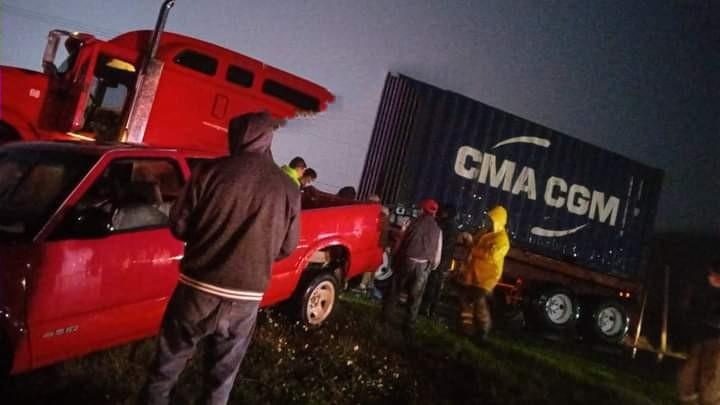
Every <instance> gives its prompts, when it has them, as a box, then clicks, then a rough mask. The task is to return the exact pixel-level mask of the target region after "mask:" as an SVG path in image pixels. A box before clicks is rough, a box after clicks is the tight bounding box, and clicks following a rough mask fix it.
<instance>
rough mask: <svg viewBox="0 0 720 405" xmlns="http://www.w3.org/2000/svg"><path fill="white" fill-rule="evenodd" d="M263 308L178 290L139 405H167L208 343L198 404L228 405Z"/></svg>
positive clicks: (166, 315) (256, 303) (248, 303)
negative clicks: (181, 377) (197, 353)
mask: <svg viewBox="0 0 720 405" xmlns="http://www.w3.org/2000/svg"><path fill="white" fill-rule="evenodd" d="M258 306H259V302H257V301H240V300H229V299H224V298H220V297H217V296H215V295H211V294H207V293H204V292H202V291H198V290H196V289H194V288H191V287H188V286H186V285H183V284H178V286H177V288H176V289H175V292H174V293H173V295H172V298H171V299H170V302H169V303H168V307H167V310H166V311H165V317H164V318H163V322H162V328H161V330H160V336H159V337H158V345H157V352H156V355H155V359H154V360H153V363H152V365H151V366H150V375H149V376H148V380H147V382H146V384H145V387H143V390H142V393H141V397H140V398H141V403H147V404H153V405H154V404H168V403H169V402H170V393H171V391H172V390H173V388H174V387H175V384H176V383H177V379H178V376H179V375H180V373H181V372H182V371H183V369H184V368H185V366H186V364H187V362H188V360H190V359H191V358H192V357H193V354H194V353H195V350H196V347H197V344H198V343H199V342H200V341H201V340H202V339H205V338H206V339H207V343H208V345H207V352H206V359H205V360H206V363H205V364H206V367H205V368H206V370H205V372H206V375H205V381H204V387H203V393H202V394H201V395H202V397H201V399H200V400H199V401H197V402H196V403H203V404H226V403H227V400H228V397H229V396H230V391H231V390H232V387H233V383H234V381H235V376H236V375H237V373H238V370H239V369H240V363H241V362H242V359H243V357H244V356H245V352H246V351H247V348H248V345H249V344H250V339H251V337H252V333H253V330H254V328H255V320H256V318H257V311H258Z"/></svg>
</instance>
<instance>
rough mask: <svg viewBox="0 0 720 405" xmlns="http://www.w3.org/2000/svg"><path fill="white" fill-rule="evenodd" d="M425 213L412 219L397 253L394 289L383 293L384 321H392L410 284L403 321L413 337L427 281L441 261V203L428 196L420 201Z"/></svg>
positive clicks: (406, 330)
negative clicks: (439, 224)
mask: <svg viewBox="0 0 720 405" xmlns="http://www.w3.org/2000/svg"><path fill="white" fill-rule="evenodd" d="M420 208H421V209H422V213H421V214H420V216H419V217H417V218H416V219H415V220H413V221H412V223H411V224H410V226H409V227H408V229H407V231H405V235H404V236H403V239H402V241H401V242H400V245H399V247H398V250H397V252H396V253H395V255H394V256H393V263H392V268H393V273H394V274H393V280H392V283H391V286H390V291H388V292H387V293H386V294H384V295H383V320H384V321H385V322H389V321H390V320H391V318H392V313H393V311H394V309H395V304H396V302H397V298H398V296H399V295H400V292H401V291H402V290H403V289H404V288H405V287H406V286H407V287H409V290H408V302H407V313H406V316H405V320H404V322H403V334H404V335H405V336H406V337H407V338H411V337H412V335H413V333H414V331H415V321H416V320H417V316H418V312H419V310H420V302H421V300H422V296H423V293H424V291H425V283H426V282H427V279H428V275H429V274H430V271H431V270H434V269H435V268H437V266H438V264H440V253H441V251H442V231H441V230H440V227H439V226H438V224H437V221H436V220H435V215H436V214H437V212H438V208H439V207H438V203H437V202H436V201H435V200H431V199H426V200H423V201H421V202H420Z"/></svg>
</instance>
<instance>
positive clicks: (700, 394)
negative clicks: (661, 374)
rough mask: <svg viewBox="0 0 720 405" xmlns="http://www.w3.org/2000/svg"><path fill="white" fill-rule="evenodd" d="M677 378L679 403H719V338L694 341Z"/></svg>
mask: <svg viewBox="0 0 720 405" xmlns="http://www.w3.org/2000/svg"><path fill="white" fill-rule="evenodd" d="M677 380H678V381H677V382H678V395H679V397H680V398H679V399H680V403H682V404H699V405H710V404H720V338H714V339H706V340H704V341H701V342H699V343H695V344H694V345H693V346H692V347H691V348H690V353H689V354H688V358H687V360H686V361H685V363H683V365H682V367H680V371H678V379H677Z"/></svg>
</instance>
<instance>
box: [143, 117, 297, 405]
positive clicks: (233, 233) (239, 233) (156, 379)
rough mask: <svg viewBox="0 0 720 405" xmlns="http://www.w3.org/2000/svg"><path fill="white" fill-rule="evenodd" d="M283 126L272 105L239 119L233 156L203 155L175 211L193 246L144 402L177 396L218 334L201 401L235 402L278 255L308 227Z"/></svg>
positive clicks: (173, 223) (179, 229)
mask: <svg viewBox="0 0 720 405" xmlns="http://www.w3.org/2000/svg"><path fill="white" fill-rule="evenodd" d="M276 127H277V121H274V120H273V119H272V117H270V115H269V114H267V113H252V114H245V115H242V116H239V117H236V118H235V119H233V120H232V121H231V122H230V129H229V131H228V143H229V150H230V156H229V157H224V158H219V159H215V160H212V161H208V162H206V163H203V164H202V165H200V166H199V167H198V168H197V170H196V171H195V172H194V173H193V174H192V176H191V178H190V181H189V182H188V183H187V184H186V185H185V187H184V188H183V191H182V193H181V195H180V197H179V198H178V199H177V201H176V202H175V204H174V205H173V207H172V209H171V211H170V229H171V230H172V232H173V234H174V235H175V236H176V237H177V238H179V239H181V240H184V241H185V242H186V246H185V255H184V257H183V259H182V262H181V266H180V267H181V268H180V277H179V283H178V285H177V287H176V288H175V291H174V292H173V295H172V297H171V298H170V301H169V302H168V305H167V309H166V311H165V315H164V317H163V321H162V326H161V329H160V334H159V336H158V345H157V353H156V356H155V359H154V361H153V363H152V365H151V366H150V375H149V377H148V381H147V382H146V384H145V386H144V387H143V390H142V393H141V398H142V401H141V402H145V403H152V404H168V403H171V402H172V400H171V398H170V393H171V392H172V391H173V387H174V386H175V384H176V382H177V379H178V377H179V375H180V373H181V372H182V370H183V369H184V368H185V365H186V364H187V359H189V358H191V357H192V356H193V354H194V353H195V350H196V348H197V347H198V343H199V342H200V341H201V340H210V344H208V345H207V346H206V352H205V357H206V358H205V360H206V361H205V365H206V370H205V372H206V375H207V378H206V379H205V384H204V387H203V390H202V393H201V398H200V399H199V400H198V402H199V403H213V404H225V403H227V400H228V398H229V395H230V391H231V390H232V387H233V382H234V380H235V376H236V375H237V372H238V369H239V367H240V363H241V362H242V360H243V358H244V356H245V353H246V351H247V348H248V345H249V344H250V339H251V337H252V333H253V330H254V328H255V321H256V319H257V312H258V308H259V305H260V301H261V300H262V298H263V294H264V292H265V289H266V287H267V285H268V281H269V279H270V274H271V271H272V270H271V268H272V262H273V261H274V260H277V259H280V258H282V257H285V256H288V255H289V254H290V253H292V251H293V250H294V249H295V247H296V246H297V243H298V240H299V237H300V191H299V189H298V188H297V186H295V184H293V182H292V180H291V179H290V178H289V177H288V176H286V175H285V174H284V173H283V171H282V170H281V169H280V168H279V167H277V166H276V165H275V163H274V162H273V160H272V156H271V154H270V145H271V143H272V134H273V130H274V129H275V128H276Z"/></svg>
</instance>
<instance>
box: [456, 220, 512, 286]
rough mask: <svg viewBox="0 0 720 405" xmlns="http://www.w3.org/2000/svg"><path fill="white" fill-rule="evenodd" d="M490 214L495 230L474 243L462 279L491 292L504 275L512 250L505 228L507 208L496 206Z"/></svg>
mask: <svg viewBox="0 0 720 405" xmlns="http://www.w3.org/2000/svg"><path fill="white" fill-rule="evenodd" d="M488 215H489V216H490V217H491V218H492V220H493V230H492V231H491V232H489V233H486V234H484V235H482V236H480V238H479V239H478V240H477V241H476V242H475V243H474V245H473V247H472V250H471V253H470V259H469V265H468V266H465V267H464V271H463V273H464V274H463V277H462V278H461V280H460V281H461V282H462V283H463V284H466V285H470V286H475V287H479V288H482V289H483V290H485V291H486V292H487V293H491V292H492V291H493V289H494V288H495V286H496V285H497V283H498V281H499V280H500V277H501V276H502V273H503V267H504V262H505V255H506V254H507V253H508V251H509V250H510V238H509V237H508V234H507V231H506V230H505V224H506V223H507V213H506V211H505V209H504V208H502V207H495V208H493V209H492V210H491V211H490V212H489V213H488Z"/></svg>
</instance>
